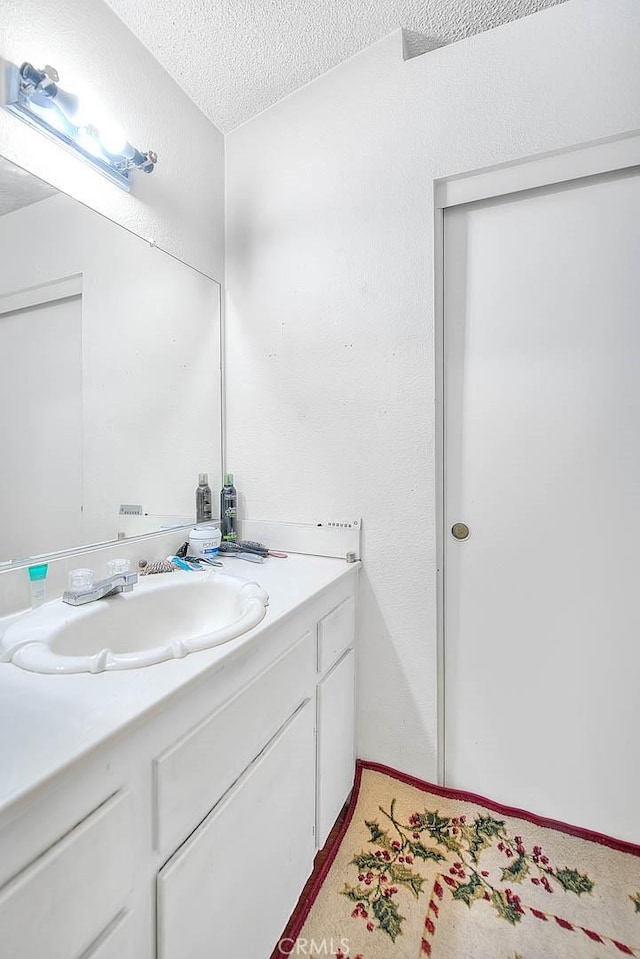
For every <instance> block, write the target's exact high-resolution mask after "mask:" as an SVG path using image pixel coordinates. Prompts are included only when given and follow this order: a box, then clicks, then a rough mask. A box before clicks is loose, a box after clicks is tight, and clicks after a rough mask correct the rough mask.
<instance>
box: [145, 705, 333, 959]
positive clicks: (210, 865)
mask: <svg viewBox="0 0 640 959" xmlns="http://www.w3.org/2000/svg"><path fill="white" fill-rule="evenodd" d="M313 726H314V710H313V703H312V702H310V701H308V702H307V703H306V704H305V705H304V706H302V707H301V708H300V709H299V710H298V711H297V712H296V714H295V715H294V716H293V717H292V718H291V720H290V721H289V722H288V723H287V724H286V726H285V727H284V728H283V729H282V730H281V731H280V733H279V734H278V735H277V736H276V737H275V739H274V740H273V741H272V742H271V744H270V745H269V746H268V747H267V749H265V751H264V753H263V754H262V755H261V756H260V757H259V758H258V759H257V760H256V761H255V762H254V764H253V765H252V766H251V768H250V769H249V770H247V772H246V774H245V775H244V776H243V777H242V778H241V779H240V781H239V782H238V783H237V785H236V786H234V788H233V789H232V790H230V792H229V793H228V794H227V796H225V798H224V799H223V800H222V802H221V803H219V804H218V806H216V808H215V809H214V810H213V811H212V812H211V813H210V814H209V816H207V818H206V819H205V821H204V822H203V823H202V824H201V825H200V826H199V827H198V829H197V830H196V831H195V832H194V833H193V835H192V836H190V837H189V839H188V840H187V842H186V843H185V844H184V846H182V848H181V849H179V850H178V852H177V853H176V854H175V855H174V856H173V858H172V859H170V860H169V862H168V863H167V865H166V866H165V867H164V868H163V869H162V870H161V871H160V874H159V876H158V904H157V905H158V939H157V941H158V957H159V959H186V957H188V959H214V957H215V959H218V957H219V959H222V957H224V959H266V957H267V956H270V955H271V951H272V950H273V948H274V946H275V944H276V941H277V939H278V936H279V935H280V934H281V932H282V930H283V928H284V926H285V925H286V922H287V919H288V918H289V916H290V914H291V912H292V910H293V907H294V906H295V903H296V900H297V898H298V896H299V894H300V890H301V889H302V887H303V885H304V882H305V880H306V878H307V876H308V875H309V873H310V872H311V868H312V865H313V855H314V851H315V847H314V838H313V790H314V775H313V763H314V755H313V754H314V749H313Z"/></svg>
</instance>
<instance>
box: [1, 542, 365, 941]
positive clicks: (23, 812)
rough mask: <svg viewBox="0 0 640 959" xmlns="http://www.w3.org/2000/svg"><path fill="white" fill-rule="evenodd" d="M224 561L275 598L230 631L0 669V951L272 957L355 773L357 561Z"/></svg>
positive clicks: (294, 558) (301, 558)
mask: <svg viewBox="0 0 640 959" xmlns="http://www.w3.org/2000/svg"><path fill="white" fill-rule="evenodd" d="M226 566H227V568H226V570H225V572H229V573H235V574H236V575H238V576H242V577H243V578H245V579H251V580H254V581H255V582H257V583H259V585H260V586H261V587H262V588H263V589H264V590H266V592H267V593H268V594H269V606H268V609H267V613H266V616H265V617H264V619H263V620H262V622H261V623H260V624H259V625H258V626H256V627H255V628H253V629H251V630H250V631H249V632H247V633H245V634H244V635H242V636H240V637H238V638H236V639H233V640H231V641H229V642H228V643H225V644H224V645H220V646H217V647H215V648H212V649H208V650H204V651H202V652H197V653H191V654H190V655H187V656H186V657H185V658H184V659H173V660H170V661H167V662H163V663H159V664H157V665H154V666H149V667H146V668H142V669H129V670H123V671H121V672H105V673H101V674H98V675H91V674H88V673H83V674H78V675H43V674H37V673H31V672H27V671H26V670H23V669H20V668H18V667H17V666H15V665H13V664H8V663H7V664H3V665H0V719H1V721H2V729H3V737H2V746H1V753H0V769H1V770H2V773H1V776H0V779H1V786H0V849H2V856H1V857H0V954H2V956H7V957H11V959H34V957H35V956H38V957H42V959H154V957H158V959H218V957H219V959H268V957H269V956H270V954H271V951H272V949H273V948H274V946H275V944H276V942H277V940H278V936H279V934H280V933H281V931H282V929H283V928H284V926H285V924H286V921H287V919H288V917H289V915H290V913H291V911H292V909H293V907H294V905H295V903H296V901H297V898H298V896H299V894H300V892H301V890H302V887H303V885H304V882H305V880H306V879H307V877H308V875H309V873H310V871H311V868H312V864H313V858H314V855H315V852H316V850H317V849H318V848H319V847H320V846H322V845H323V843H324V842H325V840H326V838H327V835H328V833H329V830H330V828H331V826H332V824H333V822H334V821H335V818H336V816H337V815H338V813H339V811H340V809H341V807H342V805H343V803H344V802H345V800H346V799H347V797H348V794H349V792H350V789H351V786H352V783H353V775H354V761H355V756H354V639H355V597H356V586H357V575H358V568H359V564H358V563H355V564H347V563H345V562H344V561H343V560H339V559H326V558H319V557H311V556H302V555H298V556H290V557H289V559H287V560H275V559H269V560H267V562H266V563H265V564H264V566H256V567H251V568H249V569H247V566H248V564H243V563H240V562H239V561H236V562H235V564H233V563H231V564H226Z"/></svg>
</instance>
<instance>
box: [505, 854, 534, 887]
mask: <svg viewBox="0 0 640 959" xmlns="http://www.w3.org/2000/svg"><path fill="white" fill-rule="evenodd" d="M528 875H529V863H528V862H527V860H526V859H525V857H524V856H518V858H517V859H514V861H513V862H512V863H511V865H510V866H506V867H505V868H504V869H503V870H502V882H523V881H524V880H525V879H526V877H527V876H528Z"/></svg>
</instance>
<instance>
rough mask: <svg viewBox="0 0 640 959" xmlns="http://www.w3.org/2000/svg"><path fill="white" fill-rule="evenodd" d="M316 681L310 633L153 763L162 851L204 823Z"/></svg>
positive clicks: (166, 850) (173, 846) (157, 846)
mask: <svg viewBox="0 0 640 959" xmlns="http://www.w3.org/2000/svg"><path fill="white" fill-rule="evenodd" d="M313 682H314V662H313V642H312V637H311V633H309V632H307V633H305V634H304V635H303V636H302V637H301V639H299V640H298V642H297V643H296V645H295V646H294V647H293V648H292V649H290V650H288V651H287V652H286V653H285V654H284V656H282V658H281V659H280V660H278V662H276V663H275V664H274V665H273V666H272V667H271V668H270V669H268V670H267V672H266V673H264V674H263V675H262V676H259V677H258V678H257V679H256V680H254V681H253V682H252V683H251V684H250V685H249V686H246V687H245V688H244V689H243V690H242V691H241V692H240V693H239V694H238V695H237V696H236V697H235V698H234V699H232V700H231V701H230V702H227V703H225V705H224V706H222V707H221V708H220V709H219V710H218V711H217V712H215V713H214V714H213V715H212V716H210V717H208V718H207V719H205V720H204V722H202V723H200V725H198V726H196V727H195V728H194V729H192V730H190V731H189V732H188V733H187V734H186V735H185V736H183V737H182V739H180V740H178V742H177V743H175V744H174V745H173V746H172V747H171V748H170V749H168V750H167V751H166V752H164V753H162V755H161V756H159V757H158V758H157V759H156V760H155V761H154V778H155V784H156V820H155V821H156V828H157V834H156V848H157V849H158V850H159V851H160V852H162V853H167V852H170V851H171V850H173V849H175V848H176V847H177V846H178V845H179V844H180V843H181V842H183V841H184V840H185V839H186V838H187V836H188V835H189V833H191V832H192V831H193V830H194V829H195V827H196V826H197V825H198V823H199V822H202V820H203V819H204V817H205V816H206V814H207V813H208V812H209V810H210V809H211V808H212V807H213V806H214V805H215V804H216V802H218V800H219V799H220V798H221V796H223V795H224V793H225V792H226V791H227V789H229V787H230V786H231V785H232V784H233V783H234V782H235V781H236V779H237V778H238V776H240V774H241V773H242V772H243V771H244V770H245V769H246V768H247V766H248V765H249V764H250V763H251V761H252V760H253V759H255V757H256V756H257V755H258V753H259V752H260V751H261V750H262V749H264V747H265V746H266V744H267V743H268V742H269V740H270V739H271V737H272V736H273V735H274V734H275V733H276V732H277V731H278V729H279V728H280V727H281V726H282V725H283V723H285V722H286V720H287V718H288V717H289V716H291V714H292V713H293V712H294V710H295V709H296V707H297V706H298V705H299V704H300V703H301V702H302V700H303V699H304V698H306V697H307V696H308V695H309V690H310V689H311V687H312V684H313Z"/></svg>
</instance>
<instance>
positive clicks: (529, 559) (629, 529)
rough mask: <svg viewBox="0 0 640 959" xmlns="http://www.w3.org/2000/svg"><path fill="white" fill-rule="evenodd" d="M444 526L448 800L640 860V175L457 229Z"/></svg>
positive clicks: (448, 288) (460, 213) (468, 218)
mask: <svg viewBox="0 0 640 959" xmlns="http://www.w3.org/2000/svg"><path fill="white" fill-rule="evenodd" d="M444 518H445V610H444V614H445V677H446V678H445V778H446V782H447V784H448V785H451V786H457V787H461V788H466V789H471V790H474V791H476V792H479V793H481V794H484V795H488V796H491V797H493V798H495V799H498V800H502V801H504V802H507V803H509V804H512V805H516V806H523V807H525V808H529V809H532V810H534V811H537V812H538V813H541V814H543V815H547V816H550V817H553V818H555V819H560V820H565V821H569V822H572V823H576V824H579V825H582V826H586V827H590V828H592V829H595V830H600V831H602V832H606V833H613V834H615V835H617V836H620V837H623V838H626V839H630V840H634V841H636V842H639V841H640V818H639V817H638V809H639V808H640V763H639V762H638V734H639V731H640V176H639V175H638V169H635V170H633V171H630V172H626V173H625V174H624V175H617V176H608V177H597V178H595V177H594V178H591V179H588V180H582V181H580V182H578V183H574V184H572V185H568V186H564V187H557V188H553V189H544V190H540V191H531V192H529V193H524V194H519V195H514V196H512V197H510V198H502V199H501V200H495V201H485V202H480V203H477V204H470V205H468V206H465V207H457V208H453V209H451V210H448V211H446V214H445V516H444ZM458 522H460V523H464V524H467V525H468V527H469V530H470V535H469V537H468V539H466V540H457V539H455V538H454V536H453V535H452V532H451V528H452V526H453V524H455V523H458Z"/></svg>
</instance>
